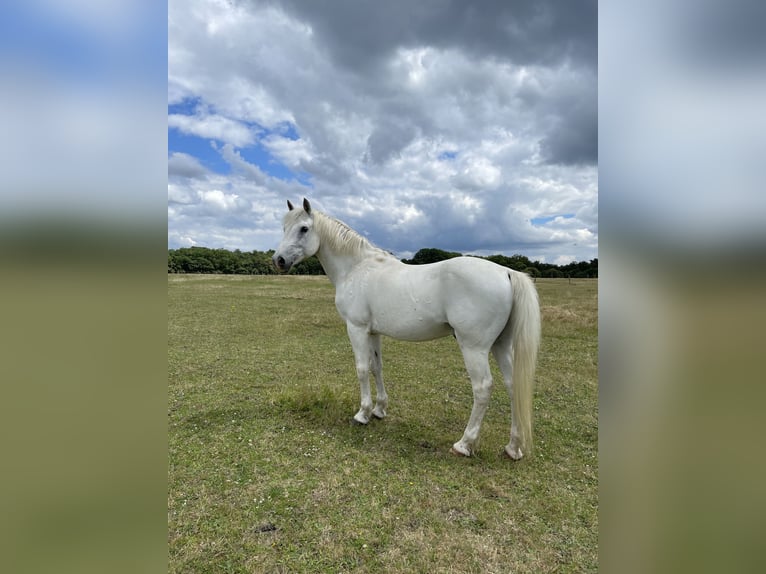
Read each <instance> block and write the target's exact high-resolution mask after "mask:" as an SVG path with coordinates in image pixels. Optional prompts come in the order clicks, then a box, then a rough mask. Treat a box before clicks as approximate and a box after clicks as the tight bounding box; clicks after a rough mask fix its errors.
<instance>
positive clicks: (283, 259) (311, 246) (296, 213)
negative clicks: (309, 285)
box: [272, 198, 319, 272]
mask: <svg viewBox="0 0 766 574" xmlns="http://www.w3.org/2000/svg"><path fill="white" fill-rule="evenodd" d="M287 207H288V209H289V211H288V212H287V215H285V219H284V222H283V230H284V235H283V236H282V242H281V243H280V244H279V247H278V248H277V251H276V253H274V257H272V261H273V262H274V266H275V267H276V268H277V269H278V270H279V271H283V272H287V271H290V269H291V268H292V266H293V265H296V264H298V263H300V262H301V261H303V260H304V259H306V258H307V257H311V256H312V255H314V254H315V253H316V252H317V251H318V250H319V236H318V235H317V232H316V230H315V229H314V215H313V214H312V213H311V204H310V203H309V200H308V199H306V198H304V199H303V209H295V208H294V207H293V204H292V203H290V201H289V200H288V202H287Z"/></svg>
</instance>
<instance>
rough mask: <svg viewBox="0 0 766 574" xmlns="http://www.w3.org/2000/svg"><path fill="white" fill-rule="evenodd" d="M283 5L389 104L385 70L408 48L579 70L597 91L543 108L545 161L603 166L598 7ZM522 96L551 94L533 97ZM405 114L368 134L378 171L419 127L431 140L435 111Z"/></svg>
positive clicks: (350, 1)
mask: <svg viewBox="0 0 766 574" xmlns="http://www.w3.org/2000/svg"><path fill="white" fill-rule="evenodd" d="M278 4H279V5H280V6H281V7H282V8H283V9H284V10H286V11H287V12H288V13H291V14H292V15H294V16H295V17H296V18H298V19H300V20H302V21H303V22H305V23H307V24H309V25H310V26H311V27H312V30H313V31H314V33H315V34H316V35H317V36H318V41H319V42H320V43H321V44H322V46H323V47H324V49H326V50H327V51H328V52H329V54H330V55H331V57H332V59H333V60H334V61H335V62H336V63H339V64H340V65H342V66H345V67H347V68H350V69H351V70H353V71H354V73H355V74H358V75H361V76H368V77H370V82H369V83H367V84H366V86H365V87H364V88H362V89H366V90H370V91H371V92H377V93H379V94H381V95H382V96H386V95H387V94H388V90H389V86H388V85H387V84H386V77H385V74H382V73H381V66H382V65H383V64H384V62H386V61H388V59H389V58H390V56H391V55H392V53H393V52H394V51H396V50H397V49H400V48H417V47H422V46H431V47H435V48H439V49H454V50H458V51H460V52H461V53H463V54H466V55H467V56H471V57H477V58H486V57H489V58H491V59H493V60H497V61H499V62H507V63H509V64H511V65H513V66H545V67H552V68H556V67H565V68H567V69H568V70H578V69H581V70H582V71H583V75H584V76H585V77H586V78H587V81H588V82H589V83H590V84H589V85H586V84H584V83H583V84H581V85H580V86H579V87H578V88H577V89H578V91H577V92H576V93H573V94H570V95H569V97H567V98H554V99H555V103H556V104H557V106H558V107H557V108H556V109H551V106H550V104H547V105H545V106H544V107H545V108H546V110H545V111H546V113H547V114H548V116H549V117H548V121H550V123H551V124H552V125H551V126H550V127H549V128H547V129H546V130H545V135H544V137H543V138H542V139H541V141H540V145H541V155H542V157H543V158H544V159H545V161H547V162H550V163H560V164H564V165H571V164H596V163H597V162H598V120H597V110H596V106H597V101H596V66H597V56H598V54H597V48H598V45H597V44H598V43H597V25H598V17H597V2H595V1H591V0H580V1H565V2H558V1H550V2H549V1H515V0H511V1H496V2H470V1H469V2H466V1H460V0H425V1H422V2H412V1H410V0H394V1H388V2H380V1H372V0H370V1H368V0H363V1H358V0H341V1H337V0H332V1H331V0H285V1H282V2H279V3H278ZM465 80H466V81H464V82H463V83H462V85H460V86H456V90H455V92H456V93H461V92H465V91H466V90H469V91H470V90H482V89H485V90H487V91H491V90H494V89H496V86H492V85H491V84H490V80H489V79H484V81H479V82H471V81H470V80H469V79H468V78H465ZM360 87H361V86H360ZM388 95H389V96H391V95H390V94H388ZM391 97H395V96H391ZM524 97H526V98H528V99H531V100H546V99H549V98H550V97H551V96H550V94H548V93H546V92H545V91H537V92H534V91H532V92H528V93H526V94H525V95H524ZM533 103H534V102H533ZM405 111H406V112H409V113H408V114H407V115H406V117H405V118H402V115H401V114H397V115H396V116H394V117H399V118H400V119H403V120H404V121H400V122H398V123H397V122H396V121H392V122H391V123H390V125H385V126H380V127H378V128H377V129H376V130H375V132H374V133H373V134H372V135H371V136H370V139H369V141H368V145H369V159H371V160H372V161H374V162H376V163H379V162H382V161H385V160H386V159H389V158H390V157H392V156H393V155H395V154H396V153H398V152H399V151H400V150H401V149H403V148H404V147H406V145H407V144H408V143H409V142H410V141H411V140H412V138H413V137H414V135H415V130H416V128H415V126H417V127H418V128H420V129H421V130H422V131H423V132H424V133H429V132H431V129H430V128H431V127H432V126H431V124H430V122H429V121H428V119H427V116H428V112H429V110H422V112H421V113H417V110H415V109H410V110H405ZM389 117H390V116H389Z"/></svg>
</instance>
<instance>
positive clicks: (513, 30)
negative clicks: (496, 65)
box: [278, 0, 597, 71]
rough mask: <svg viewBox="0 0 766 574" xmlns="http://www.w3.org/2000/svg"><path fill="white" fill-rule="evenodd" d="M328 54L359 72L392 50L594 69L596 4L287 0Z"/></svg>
mask: <svg viewBox="0 0 766 574" xmlns="http://www.w3.org/2000/svg"><path fill="white" fill-rule="evenodd" d="M278 5H280V6H282V7H284V8H285V9H286V10H287V11H288V12H290V13H292V14H293V15H295V16H296V17H298V18H299V19H302V20H304V21H306V22H307V23H309V24H310V25H311V26H312V28H313V29H314V32H315V33H316V34H318V35H319V36H321V38H322V43H323V44H324V45H325V46H326V47H327V49H328V50H330V52H331V53H332V54H333V56H334V58H335V59H336V60H337V61H338V62H341V63H343V64H345V65H347V66H349V67H352V68H354V69H356V70H359V71H363V70H364V69H370V68H372V67H374V66H375V65H376V64H377V63H378V62H379V61H380V60H382V59H383V58H385V57H386V56H387V55H388V54H389V53H390V52H391V50H393V49H395V48H397V47H400V46H403V47H417V46H422V45H430V46H434V47H437V48H450V47H451V48H459V49H461V50H465V51H467V52H469V53H474V54H478V55H481V56H492V57H496V58H500V59H503V60H506V59H507V60H510V61H512V62H514V63H515V64H517V65H533V64H540V65H546V66H549V65H555V64H556V63H558V62H562V61H565V60H566V61H574V62H577V63H578V65H585V66H588V67H591V68H595V66H596V61H597V34H596V32H597V2H596V1H595V0H580V1H565V2H560V1H555V0H551V1H515V0H508V1H505V0H498V1H482V2H477V1H462V0H424V1H419V2H413V1H411V0H389V1H386V2H381V1H379V0H361V1H360V0H285V1H282V2H279V3H278Z"/></svg>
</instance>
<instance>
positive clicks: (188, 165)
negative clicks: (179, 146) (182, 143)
mask: <svg viewBox="0 0 766 574" xmlns="http://www.w3.org/2000/svg"><path fill="white" fill-rule="evenodd" d="M206 174H207V170H206V169H205V168H204V167H203V166H202V164H201V163H200V162H199V161H198V160H197V158H195V157H194V156H191V155H189V154H185V153H182V152H173V153H171V154H170V156H169V157H168V177H169V178H173V177H174V176H178V177H188V178H193V179H199V178H202V177H204V176H205V175H206Z"/></svg>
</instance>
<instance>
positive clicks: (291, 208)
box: [287, 199, 295, 211]
mask: <svg viewBox="0 0 766 574" xmlns="http://www.w3.org/2000/svg"><path fill="white" fill-rule="evenodd" d="M287 209H289V210H290V211H292V210H293V209H295V208H294V207H293V204H292V203H290V200H289V199H288V200H287Z"/></svg>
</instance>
